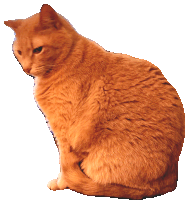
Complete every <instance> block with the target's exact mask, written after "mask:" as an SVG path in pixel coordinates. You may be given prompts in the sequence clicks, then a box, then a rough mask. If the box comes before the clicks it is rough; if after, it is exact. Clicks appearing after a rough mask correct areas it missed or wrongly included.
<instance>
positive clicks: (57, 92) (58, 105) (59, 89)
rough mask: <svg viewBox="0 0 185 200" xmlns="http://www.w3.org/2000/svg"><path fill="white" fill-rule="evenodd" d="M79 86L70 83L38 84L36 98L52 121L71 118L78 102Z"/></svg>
mask: <svg viewBox="0 0 185 200" xmlns="http://www.w3.org/2000/svg"><path fill="white" fill-rule="evenodd" d="M76 96H78V94H77V88H76V87H75V86H74V85H73V84H69V83H52V84H48V85H43V84H38V85H36V87H35V99H36V101H37V103H38V105H39V107H40V108H41V110H42V112H43V113H44V115H45V116H46V117H47V119H48V120H49V122H50V123H52V121H56V120H65V121H67V120H69V119H70V118H71V116H72V115H73V112H74V107H75V105H76V103H77V99H76V98H75V97H76Z"/></svg>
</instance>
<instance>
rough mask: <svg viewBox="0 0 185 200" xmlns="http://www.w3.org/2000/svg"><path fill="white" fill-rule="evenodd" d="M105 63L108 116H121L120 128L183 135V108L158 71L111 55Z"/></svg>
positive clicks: (132, 60)
mask: <svg viewBox="0 0 185 200" xmlns="http://www.w3.org/2000/svg"><path fill="white" fill-rule="evenodd" d="M108 63H109V64H108V65H107V68H106V73H105V74H104V76H103V79H104V83H105V85H104V87H103V89H104V93H105V96H106V99H108V102H109V103H108V105H107V108H108V109H107V108H106V109H107V116H109V117H110V116H112V119H114V117H117V116H121V120H123V124H124V123H126V124H127V125H128V126H130V128H131V129H133V130H134V129H135V128H140V129H141V131H143V129H144V128H143V127H145V126H147V127H150V128H152V129H154V128H156V129H158V131H159V132H160V131H162V132H165V131H167V129H168V131H169V132H172V129H174V130H173V133H177V135H178V134H179V136H180V135H182V129H184V125H183V124H184V109H183V105H182V103H181V100H180V98H179V96H178V93H177V91H176V89H175V88H174V87H173V86H172V85H171V84H170V83H169V82H168V81H167V79H166V78H165V77H164V75H163V74H162V72H161V70H160V69H159V68H158V67H156V66H155V65H154V64H152V63H150V62H148V61H147V60H143V59H138V58H134V57H131V56H129V55H124V54H112V53H110V58H109V62H108ZM160 129H161V130H160ZM138 130H139V129H138ZM177 138H178V137H177ZM179 139H180V138H179ZM180 140H181V139H180Z"/></svg>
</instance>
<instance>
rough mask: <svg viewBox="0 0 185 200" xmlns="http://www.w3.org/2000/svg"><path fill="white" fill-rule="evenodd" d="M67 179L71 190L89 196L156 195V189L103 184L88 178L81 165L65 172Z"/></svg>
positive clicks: (137, 196)
mask: <svg viewBox="0 0 185 200" xmlns="http://www.w3.org/2000/svg"><path fill="white" fill-rule="evenodd" d="M65 181H66V182H67V185H68V187H69V188H70V189H71V190H74V191H76V192H79V193H81V194H85V195H88V196H107V197H117V198H119V197H120V198H129V199H142V198H144V197H152V196H154V195H156V194H155V193H156V191H154V190H148V189H147V190H146V189H137V188H130V187H124V186H122V185H116V184H107V185H101V184H98V183H96V182H94V181H93V180H92V179H90V178H88V177H87V176H86V175H85V174H84V173H83V172H82V171H81V170H80V167H79V166H76V167H75V170H74V169H73V170H72V169H71V170H68V172H67V173H66V174H65Z"/></svg>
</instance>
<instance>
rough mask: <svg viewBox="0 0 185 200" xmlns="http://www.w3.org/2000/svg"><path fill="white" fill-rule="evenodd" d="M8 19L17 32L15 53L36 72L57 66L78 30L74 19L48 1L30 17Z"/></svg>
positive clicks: (28, 70) (48, 70)
mask: <svg viewBox="0 0 185 200" xmlns="http://www.w3.org/2000/svg"><path fill="white" fill-rule="evenodd" d="M4 23H5V25H7V26H9V27H11V28H12V29H13V30H14V32H15V33H16V39H15V41H14V43H13V52H14V55H15V56H16V58H17V60H18V61H19V63H20V64H21V65H22V67H23V70H24V71H25V72H26V73H27V74H29V75H32V76H43V75H46V74H49V73H51V72H52V71H54V70H56V67H57V66H58V65H57V62H58V60H59V59H60V60H61V59H62V58H65V56H66V55H67V54H68V52H69V50H70V46H71V45H72V40H73V39H72V38H73V36H74V35H75V34H77V33H76V31H75V30H74V28H73V27H72V26H71V25H70V23H69V22H68V21H67V20H66V19H64V18H63V17H62V16H60V15H58V14H57V13H56V12H55V11H54V10H53V8H52V7H51V6H49V5H47V4H44V5H43V6H42V8H41V11H40V13H37V14H35V15H33V16H32V17H30V18H27V19H20V20H8V21H5V22H4Z"/></svg>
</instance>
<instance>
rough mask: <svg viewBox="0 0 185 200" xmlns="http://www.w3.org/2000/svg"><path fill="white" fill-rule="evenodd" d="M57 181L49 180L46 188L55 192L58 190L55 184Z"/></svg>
mask: <svg viewBox="0 0 185 200" xmlns="http://www.w3.org/2000/svg"><path fill="white" fill-rule="evenodd" d="M57 181H58V180H57V179H53V180H51V181H50V182H49V183H48V185H47V186H48V188H49V189H50V190H53V191H56V190H59V187H58V184H57Z"/></svg>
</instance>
